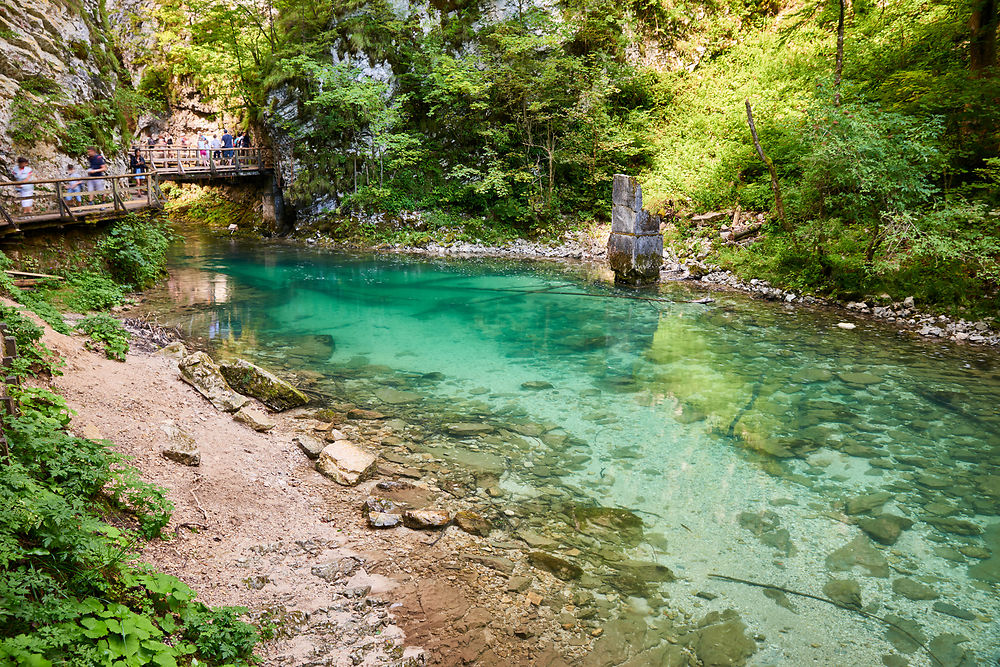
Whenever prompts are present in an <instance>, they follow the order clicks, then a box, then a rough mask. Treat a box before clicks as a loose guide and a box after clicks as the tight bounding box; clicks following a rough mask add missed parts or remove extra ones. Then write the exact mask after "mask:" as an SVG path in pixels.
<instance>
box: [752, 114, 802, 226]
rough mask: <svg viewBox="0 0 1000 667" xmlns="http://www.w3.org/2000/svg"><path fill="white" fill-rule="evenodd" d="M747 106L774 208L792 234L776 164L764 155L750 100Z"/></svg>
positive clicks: (754, 143)
mask: <svg viewBox="0 0 1000 667" xmlns="http://www.w3.org/2000/svg"><path fill="white" fill-rule="evenodd" d="M746 105H747V124H749V125H750V136H751V137H752V138H753V145H754V148H756V149H757V156H758V157H760V159H761V161H762V162H763V163H764V165H765V166H766V167H767V171H768V173H769V174H770V175H771V191H772V192H773V193H774V207H775V208H776V209H778V217H779V218H780V219H781V224H782V226H783V227H784V228H785V231H786V232H788V233H789V234H791V232H792V227H791V225H789V224H788V219H787V218H785V202H784V200H782V198H781V186H780V185H779V184H778V172H777V171H775V169H774V163H773V162H771V158H769V157H768V156H767V155H766V154H765V153H764V148H763V147H762V146H761V145H760V138H758V137H757V127H756V126H755V125H754V122H753V109H751V108H750V100H749V99H748V100H747V101H746ZM792 243H793V244H794V243H795V238H794V237H792Z"/></svg>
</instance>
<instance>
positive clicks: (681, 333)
mask: <svg viewBox="0 0 1000 667" xmlns="http://www.w3.org/2000/svg"><path fill="white" fill-rule="evenodd" d="M171 276H172V277H171V279H170V281H169V283H168V284H167V285H166V287H165V288H164V289H163V291H162V293H161V294H159V295H157V297H156V298H154V299H153V301H152V303H153V304H154V306H153V307H154V308H155V309H156V310H157V311H158V313H159V315H160V318H161V321H163V322H165V323H170V324H173V325H177V326H179V327H180V328H181V329H182V330H183V331H184V332H185V333H186V334H187V335H188V336H190V337H192V338H193V339H198V338H200V339H201V340H202V341H203V342H204V344H205V345H206V346H208V347H210V348H211V349H213V350H214V351H215V353H217V354H219V355H222V356H226V355H241V356H244V357H248V358H251V359H254V360H256V361H258V362H259V363H261V364H262V365H265V366H267V367H270V368H272V369H275V370H278V371H291V372H305V373H306V374H309V375H310V377H312V378H313V379H314V381H315V382H316V384H315V386H314V389H316V390H318V391H320V392H321V393H322V394H323V395H329V396H331V397H336V399H337V400H350V401H353V402H355V403H357V404H359V405H364V406H366V407H371V408H375V409H378V410H381V411H383V412H385V413H387V414H390V415H392V416H398V417H400V418H401V419H403V420H404V421H406V422H407V423H408V424H411V425H413V426H414V427H415V429H416V430H417V431H419V432H420V433H421V434H422V435H423V437H422V438H420V439H419V441H418V442H416V443H415V444H413V445H412V448H413V449H414V450H415V451H416V453H417V454H421V453H422V454H423V455H424V456H425V458H429V457H430V456H433V457H434V458H438V459H442V460H444V461H446V462H447V463H448V464H449V467H450V468H452V469H454V470H455V471H462V470H466V471H468V474H469V475H471V479H474V480H475V481H474V482H473V483H471V484H470V486H471V487H472V488H473V493H478V494H479V496H480V497H481V498H482V501H483V504H484V506H486V507H490V506H491V504H492V506H494V507H511V508H516V511H517V513H518V515H519V516H518V517H516V518H514V519H513V520H512V521H513V522H512V524H511V526H507V527H508V528H512V527H513V526H514V525H516V526H517V528H518V529H519V530H527V531H530V532H532V533H536V534H537V535H541V536H543V537H545V538H547V539H551V540H552V544H546V545H544V547H543V548H545V549H546V550H548V551H551V552H553V553H556V554H562V555H563V556H564V557H566V558H567V559H568V560H572V561H574V562H576V563H578V564H580V565H581V566H582V567H583V569H584V571H585V575H584V577H583V579H582V580H581V585H583V586H585V587H589V589H590V590H592V591H593V592H594V594H595V595H596V598H597V600H598V602H599V603H601V605H602V608H603V609H606V610H610V611H607V612H606V613H609V614H620V613H625V611H624V610H626V609H630V610H631V611H632V612H634V613H641V614H645V615H646V616H647V617H649V618H650V619H653V618H655V617H657V616H658V615H660V614H662V613H663V610H664V609H667V608H669V609H673V610H675V611H677V610H680V611H682V612H685V613H687V614H690V615H691V616H693V617H694V618H695V619H698V618H700V617H702V616H703V615H704V614H705V613H707V612H708V611H711V610H723V609H727V608H732V609H735V610H737V611H738V612H739V613H740V614H741V615H742V617H743V619H744V620H745V621H746V623H747V624H748V626H749V627H750V631H749V632H750V634H757V635H759V636H762V637H763V639H760V640H759V641H758V652H757V653H756V655H755V656H754V657H753V658H752V660H751V663H752V664H761V665H765V664H775V665H777V664H780V665H802V664H818V665H844V664H859V665H868V664H880V663H881V656H882V655H884V654H887V653H899V652H900V651H903V652H904V655H906V656H907V658H908V659H909V660H910V663H911V664H915V665H921V664H934V663H932V662H931V661H930V658H929V657H928V655H927V653H926V652H925V651H923V650H921V649H919V648H918V647H915V646H913V645H910V646H906V642H905V640H904V641H900V640H899V639H898V638H897V640H896V646H894V645H893V643H891V642H890V641H889V638H887V630H886V626H884V625H882V624H880V623H878V622H875V621H872V620H870V619H865V618H862V617H860V616H858V615H856V614H852V613H850V612H847V611H843V610H840V609H837V608H834V607H832V606H830V605H826V604H823V603H819V602H812V601H809V600H806V599H804V598H796V597H794V596H792V597H791V598H790V600H791V603H792V604H791V606H793V607H794V611H793V610H791V609H788V608H786V607H785V606H781V605H779V604H777V603H776V602H775V600H773V599H772V598H769V597H767V596H765V595H763V593H762V591H761V590H760V589H758V588H752V587H748V586H744V585H740V584H735V583H727V582H723V581H719V580H714V579H710V578H709V577H708V575H709V574H711V573H717V574H724V575H729V576H733V577H737V578H741V579H747V580H753V581H758V582H763V583H770V584H776V585H780V586H784V587H787V588H789V589H793V590H798V591H802V592H807V593H811V594H814V595H824V592H823V587H824V584H826V583H827V582H828V581H829V580H831V579H852V580H854V581H856V582H857V583H858V584H859V585H860V589H861V595H862V604H863V605H865V609H866V610H867V611H869V612H871V613H875V614H877V615H880V616H885V615H888V614H892V615H895V616H898V617H900V618H903V619H907V620H911V621H914V622H915V623H917V624H918V625H919V628H920V632H921V633H922V634H923V638H924V639H925V643H927V644H928V645H930V646H931V648H932V650H935V651H936V654H938V655H939V658H942V662H943V663H945V664H956V665H957V664H969V665H972V664H994V662H993V661H996V660H997V658H998V656H1000V596H998V592H1000V588H998V585H1000V516H998V514H1000V413H998V406H1000V358H998V357H997V356H996V355H995V354H994V353H992V352H989V351H984V350H978V349H974V348H968V347H963V348H957V349H949V348H948V347H947V346H942V345H941V344H940V343H937V344H927V343H923V342H920V341H914V340H911V339H909V338H908V337H906V336H905V335H902V334H899V333H898V332H896V331H894V330H892V329H890V328H885V327H880V326H879V325H877V324H874V323H869V322H859V326H858V328H857V329H855V330H853V331H847V330H843V329H840V328H838V327H836V323H837V322H838V316H837V315H836V314H829V313H825V312H816V311H811V310H808V309H802V308H797V307H791V306H786V305H784V304H771V303H765V302H760V301H755V300H751V299H748V298H746V297H744V296H742V295H715V297H716V299H717V300H716V302H715V303H712V304H710V305H701V304H695V303H690V302H689V301H690V300H692V299H695V298H698V297H701V296H704V294H702V293H698V292H695V291H693V290H691V289H690V288H688V287H687V286H684V285H679V284H674V285H664V286H661V287H659V288H658V289H655V290H653V291H645V292H634V291H627V290H623V289H619V288H616V287H614V286H613V285H611V284H610V283H609V282H608V276H607V275H606V274H605V273H604V272H603V271H602V270H601V269H600V268H599V267H593V266H587V265H571V266H567V265H562V264H542V263H521V262H514V261H501V260H468V259H466V260H450V261H448V260H434V259H421V258H410V257H403V256H372V255H351V254H343V253H330V252H322V251H314V250H308V249H295V248H288V247H280V246H278V247H276V246H261V245H255V244H248V243H244V242H237V241H230V240H228V239H225V240H211V239H204V238H200V237H197V236H191V237H189V238H188V239H187V240H186V241H185V242H184V244H183V246H182V247H179V248H178V249H177V252H176V254H175V256H174V259H173V260H172V267H171ZM636 296H638V297H643V298H647V299H648V298H654V299H658V300H637V299H633V298H621V297H636ZM839 317H840V318H843V317H844V316H843V315H840V316H839ZM317 335H318V336H329V337H332V343H333V345H332V346H330V345H328V344H327V343H328V342H329V340H324V339H317V338H316V336H317ZM317 341H319V342H317ZM526 382H527V383H549V384H550V385H551V387H548V386H547V385H534V388H532V385H528V386H523V383H526ZM539 386H541V388H538V387H539ZM386 387H393V388H395V389H397V390H403V391H412V392H416V393H417V394H419V396H420V398H419V399H418V400H414V401H411V402H409V403H405V404H392V403H386V402H384V401H383V400H380V396H379V392H380V391H383V392H384V389H385V388H386ZM381 396H382V398H384V397H385V394H384V393H383V394H382V395H381ZM455 422H473V423H485V424H489V425H490V426H492V427H494V429H495V430H494V431H493V432H492V433H490V434H486V435H482V436H475V437H465V438H461V437H456V436H455V435H454V434H453V433H451V432H450V431H449V427H448V424H451V423H455ZM490 485H495V486H498V487H499V488H500V489H502V490H503V492H504V493H505V495H504V496H503V497H502V498H501V499H498V500H490V499H488V498H487V497H486V495H485V494H484V493H483V488H484V487H486V486H490ZM476 487H478V491H476ZM880 491H884V492H887V493H889V494H890V496H891V497H890V499H889V500H888V501H887V502H886V504H885V506H884V508H883V509H882V511H883V512H886V513H891V514H894V515H898V516H902V517H908V518H909V519H911V520H913V521H914V524H913V526H912V527H911V528H910V529H908V530H905V531H903V532H902V535H901V536H900V538H899V539H898V541H897V542H896V543H895V544H893V545H891V546H883V545H880V544H878V543H876V542H874V541H871V540H869V539H868V538H867V537H866V536H865V535H864V533H862V532H861V531H860V530H859V528H858V526H856V525H854V520H855V519H858V518H863V517H865V516H871V515H870V514H869V515H865V514H861V515H858V516H854V517H852V516H848V515H846V514H844V513H843V512H842V511H841V510H842V503H843V501H844V500H845V499H847V498H850V497H854V496H859V495H861V494H868V493H873V492H880ZM591 506H601V507H607V508H624V509H628V510H630V511H631V512H633V513H634V514H633V515H630V516H638V517H639V518H641V520H642V529H641V535H638V536H636V535H635V534H633V533H634V531H632V532H630V531H629V530H618V528H619V527H620V526H619V525H618V524H615V523H614V520H613V519H612V520H611V527H610V528H609V527H608V525H607V519H603V520H602V519H601V518H600V517H597V518H596V519H592V520H587V519H586V518H584V519H581V518H580V514H579V510H578V509H574V508H586V507H591ZM877 512H878V510H877V509H876V510H875V513H877ZM942 517H943V518H950V519H957V520H961V521H966V522H969V523H970V524H972V527H971V528H970V526H968V525H966V524H957V526H958V527H957V528H956V526H944V525H942V524H938V525H937V526H935V525H932V524H930V523H927V522H926V519H928V518H931V519H933V518H942ZM581 521H582V522H583V525H582V526H581V525H580V524H581ZM602 521H603V522H604V523H602ZM949 528H950V530H951V532H949V530H948V529H949ZM956 529H957V530H959V531H960V532H967V533H968V532H972V533H979V532H980V531H982V530H985V534H970V535H963V534H956V532H954V531H955V530H956ZM859 536H861V540H860V542H859V544H862V543H863V545H864V549H865V550H867V551H869V552H873V553H875V556H874V558H875V561H876V564H875V566H874V572H873V571H870V570H869V569H865V568H862V567H853V569H850V570H846V571H840V570H836V569H831V568H836V567H838V565H837V563H831V562H828V557H829V556H830V554H831V553H833V552H835V551H837V550H838V549H841V548H842V547H844V546H845V545H847V544H848V543H850V542H852V540H855V538H858V537H859ZM983 549H985V550H986V551H985V552H984V551H982V550H983ZM987 553H991V554H992V556H991V557H989V558H982V556H984V555H986V554H987ZM869 556H871V554H869ZM835 560H836V559H835ZM630 561H646V562H649V561H652V562H656V563H659V564H662V565H666V566H668V567H669V568H670V569H671V570H673V572H674V573H675V574H676V575H677V577H678V580H677V581H675V582H671V583H663V582H658V581H649V580H648V578H646V579H644V578H643V577H642V576H641V574H640V575H639V576H638V577H630V576H627V575H629V574H630V573H633V572H639V573H641V572H642V571H643V570H642V569H641V568H638V569H629V568H630V566H631V565H634V564H633V563H630ZM873 575H880V576H873ZM903 576H906V577H909V578H910V579H913V580H916V581H920V582H922V583H924V584H926V585H928V586H930V587H931V588H932V589H933V590H934V591H936V592H937V593H938V594H939V595H940V597H939V598H938V599H937V600H917V601H914V600H910V599H908V598H906V597H903V596H902V595H900V594H898V593H897V592H895V591H894V590H893V582H894V580H896V579H899V578H900V577H903ZM698 592H709V593H712V594H714V595H716V596H718V597H717V598H716V599H714V600H711V601H709V600H706V599H703V598H702V597H695V595H694V594H695V593H698ZM709 597H710V596H709ZM666 598H669V600H666ZM935 602H938V603H940V602H946V603H949V604H952V605H955V606H956V607H959V608H961V609H962V610H965V611H968V612H971V614H973V615H974V618H972V619H971V620H965V619H960V618H956V617H954V616H951V615H947V614H944V613H941V612H939V611H936V610H934V609H933V607H932V605H933V604H934V603H935ZM948 634H955V635H960V637H959V638H958V639H961V638H964V639H966V640H967V641H962V642H961V643H959V644H958V646H959V648H957V649H956V648H955V647H954V646H955V642H954V641H952V642H951V643H950V644H949V641H948V638H947V635H948ZM942 635H945V637H944V639H941V638H940V637H941V636H942ZM935 639H937V643H933V640H935ZM953 639H955V640H956V641H957V639H956V638H953ZM963 650H964V651H965V653H966V658H965V659H966V662H961V653H962V651H963ZM624 651H625V649H624V648H623V655H624ZM946 652H947V655H945V653H946ZM956 656H957V657H956ZM945 659H947V660H951V661H952V662H946V660H945Z"/></svg>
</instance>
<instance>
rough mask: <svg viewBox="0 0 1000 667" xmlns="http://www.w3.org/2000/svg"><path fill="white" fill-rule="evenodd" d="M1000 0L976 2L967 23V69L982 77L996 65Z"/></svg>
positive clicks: (978, 0) (979, 0)
mask: <svg viewBox="0 0 1000 667" xmlns="http://www.w3.org/2000/svg"><path fill="white" fill-rule="evenodd" d="M998 24H1000V0H977V2H976V4H975V5H974V8H973V10H972V17H971V19H970V21H969V27H970V28H971V34H970V35H969V69H970V70H972V71H973V72H976V73H977V74H978V75H980V76H982V74H983V72H984V71H985V70H987V69H989V68H990V67H993V65H995V64H996V59H997V26H998Z"/></svg>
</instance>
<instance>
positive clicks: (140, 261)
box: [97, 214, 172, 289]
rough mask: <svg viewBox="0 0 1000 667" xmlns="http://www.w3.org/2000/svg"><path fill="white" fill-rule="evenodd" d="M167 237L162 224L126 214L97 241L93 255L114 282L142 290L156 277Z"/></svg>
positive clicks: (168, 242)
mask: <svg viewBox="0 0 1000 667" xmlns="http://www.w3.org/2000/svg"><path fill="white" fill-rule="evenodd" d="M171 238H172V237H171V235H170V232H169V230H168V229H167V227H166V226H165V225H164V224H162V223H160V222H158V221H157V220H155V219H153V218H147V217H142V216H138V215H135V214H129V215H127V216H125V217H124V218H122V219H120V220H118V221H116V222H115V223H114V225H113V226H112V227H111V228H110V229H109V230H108V232H107V234H106V235H105V237H104V238H102V239H101V241H100V242H99V243H98V244H97V255H98V257H99V259H100V261H101V262H102V263H103V264H104V266H105V267H106V268H107V270H108V271H109V273H110V274H111V277H112V278H114V279H115V280H116V281H118V282H119V283H121V284H123V285H128V286H130V287H132V288H134V289H145V288H146V287H149V286H150V285H152V284H153V283H154V282H156V280H157V279H158V278H159V277H160V275H161V273H162V271H163V261H164V258H165V256H166V252H167V247H168V246H169V245H170V239H171Z"/></svg>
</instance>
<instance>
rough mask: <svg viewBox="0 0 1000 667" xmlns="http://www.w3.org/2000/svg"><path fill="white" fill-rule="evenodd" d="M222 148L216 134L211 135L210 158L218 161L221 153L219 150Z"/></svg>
mask: <svg viewBox="0 0 1000 667" xmlns="http://www.w3.org/2000/svg"><path fill="white" fill-rule="evenodd" d="M220 148H222V142H221V141H219V136H218V135H217V134H213V135H212V158H213V159H215V160H218V159H219V158H221V157H222V152H221V151H220V150H219V149H220Z"/></svg>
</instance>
